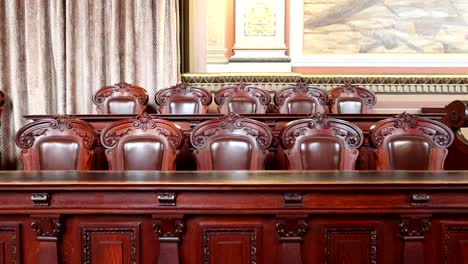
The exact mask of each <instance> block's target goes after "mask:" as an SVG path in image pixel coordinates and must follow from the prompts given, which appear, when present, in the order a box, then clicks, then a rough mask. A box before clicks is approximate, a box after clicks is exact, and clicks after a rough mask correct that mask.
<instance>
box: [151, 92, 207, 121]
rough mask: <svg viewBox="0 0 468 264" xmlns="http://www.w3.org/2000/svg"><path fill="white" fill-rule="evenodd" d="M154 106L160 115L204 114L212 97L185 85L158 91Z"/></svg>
mask: <svg viewBox="0 0 468 264" xmlns="http://www.w3.org/2000/svg"><path fill="white" fill-rule="evenodd" d="M155 99H156V104H157V105H158V110H159V113H161V114H178V115H181V114H206V113H207V112H208V106H209V105H210V104H211V101H212V97H211V94H210V92H209V91H207V90H205V89H203V88H199V87H195V86H190V85H187V84H181V85H176V86H173V87H170V88H166V89H162V90H159V91H158V92H157V93H156V95H155Z"/></svg>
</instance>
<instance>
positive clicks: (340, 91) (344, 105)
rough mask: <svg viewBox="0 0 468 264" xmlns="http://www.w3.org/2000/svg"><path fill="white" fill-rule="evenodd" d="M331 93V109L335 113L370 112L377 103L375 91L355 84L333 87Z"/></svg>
mask: <svg viewBox="0 0 468 264" xmlns="http://www.w3.org/2000/svg"><path fill="white" fill-rule="evenodd" d="M329 94H330V111H331V112H332V113H334V114H361V113H364V114H365V113H370V112H372V109H373V108H374V105H375V104H376V103H377V98H376V96H375V94H374V92H372V91H370V90H367V89H365V88H362V87H358V86H353V85H345V86H340V87H337V88H333V89H331V90H330V91H329Z"/></svg>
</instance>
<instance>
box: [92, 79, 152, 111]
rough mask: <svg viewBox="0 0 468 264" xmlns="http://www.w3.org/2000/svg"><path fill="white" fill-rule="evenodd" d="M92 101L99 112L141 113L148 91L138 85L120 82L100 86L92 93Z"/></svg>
mask: <svg viewBox="0 0 468 264" xmlns="http://www.w3.org/2000/svg"><path fill="white" fill-rule="evenodd" d="M93 103H94V104H95V105H96V109H97V111H98V113H99V114H120V115H125V114H142V113H144V112H145V111H146V104H147V103H148V93H147V92H146V90H145V89H143V88H141V87H139V86H135V85H131V84H128V83H125V82H121V83H118V84H116V85H112V86H106V87H104V88H101V89H100V90H99V91H97V92H96V93H95V94H94V97H93Z"/></svg>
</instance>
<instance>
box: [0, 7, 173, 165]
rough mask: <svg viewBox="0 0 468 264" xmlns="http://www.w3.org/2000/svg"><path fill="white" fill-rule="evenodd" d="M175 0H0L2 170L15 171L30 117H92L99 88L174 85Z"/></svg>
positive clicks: (152, 87) (149, 91)
mask: <svg viewBox="0 0 468 264" xmlns="http://www.w3.org/2000/svg"><path fill="white" fill-rule="evenodd" d="M178 22H179V17H178V1H175V0H0V89H1V90H3V91H4V92H5V93H6V94H7V96H8V103H7V106H6V107H5V108H6V109H5V110H4V112H3V116H2V123H1V132H2V136H1V139H0V140H1V162H2V168H13V169H14V168H16V166H17V165H16V160H17V156H18V153H19V149H17V148H16V146H15V144H14V136H15V133H16V131H17V130H18V129H19V128H20V127H21V126H23V125H24V124H25V123H27V122H28V121H27V120H25V119H23V118H22V116H23V115H32V114H92V113H96V112H95V109H94V106H93V104H92V101H91V98H92V95H93V94H94V92H96V91H97V90H98V89H99V88H100V87H102V86H105V85H108V84H115V83H118V82H120V81H126V82H128V83H133V84H136V85H139V86H142V87H144V88H145V89H146V90H147V91H148V93H149V94H150V98H151V100H150V102H151V103H153V102H154V99H153V98H154V93H155V91H156V89H159V88H164V87H168V86H171V85H174V84H176V83H177V82H179V79H180V76H179V75H180V74H179V63H180V58H179V39H178V27H179V25H178Z"/></svg>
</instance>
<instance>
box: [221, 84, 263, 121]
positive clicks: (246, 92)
mask: <svg viewBox="0 0 468 264" xmlns="http://www.w3.org/2000/svg"><path fill="white" fill-rule="evenodd" d="M270 99H271V97H270V94H269V93H268V92H267V91H264V90H262V89H260V88H258V87H255V86H253V85H245V84H239V85H236V86H228V87H225V88H223V89H220V90H218V91H217V92H216V94H215V102H216V104H217V105H218V112H220V113H221V114H228V113H238V114H264V113H265V112H266V110H267V108H268V104H269V103H270Z"/></svg>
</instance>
